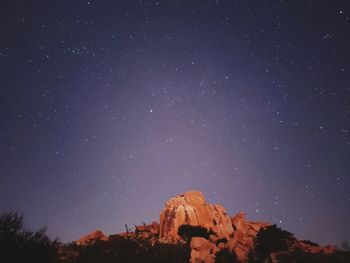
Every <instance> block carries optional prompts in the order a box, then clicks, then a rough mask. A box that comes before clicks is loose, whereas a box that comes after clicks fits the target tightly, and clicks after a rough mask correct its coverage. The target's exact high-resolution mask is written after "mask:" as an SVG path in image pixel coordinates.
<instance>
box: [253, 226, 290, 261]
mask: <svg viewBox="0 0 350 263" xmlns="http://www.w3.org/2000/svg"><path fill="white" fill-rule="evenodd" d="M295 241H296V239H295V237H294V235H293V234H292V233H290V232H288V231H285V230H282V229H281V228H278V227H277V226H276V225H272V226H268V227H266V228H262V229H261V230H260V231H259V233H258V235H257V236H256V238H255V251H256V255H257V258H258V261H259V262H262V261H263V260H264V259H265V258H266V257H267V256H268V255H269V254H271V253H272V252H277V251H283V250H288V248H289V247H290V245H291V244H292V243H294V242H295Z"/></svg>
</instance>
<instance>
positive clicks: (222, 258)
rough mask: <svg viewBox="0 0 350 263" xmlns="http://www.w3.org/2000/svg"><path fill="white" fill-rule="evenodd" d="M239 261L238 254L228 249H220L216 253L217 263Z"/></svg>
mask: <svg viewBox="0 0 350 263" xmlns="http://www.w3.org/2000/svg"><path fill="white" fill-rule="evenodd" d="M235 262H239V261H238V259H237V257H236V255H235V254H232V253H230V251H228V249H223V250H220V251H219V252H218V253H216V254H215V263H235Z"/></svg>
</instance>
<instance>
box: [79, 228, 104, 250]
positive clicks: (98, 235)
mask: <svg viewBox="0 0 350 263" xmlns="http://www.w3.org/2000/svg"><path fill="white" fill-rule="evenodd" d="M98 240H101V241H107V240H108V237H107V236H106V235H105V234H104V233H103V232H102V231H101V230H95V231H92V232H91V233H89V234H87V235H85V236H82V237H81V238H79V239H78V240H76V241H74V242H75V243H76V244H77V245H78V246H87V245H91V244H93V243H95V242H96V241H98Z"/></svg>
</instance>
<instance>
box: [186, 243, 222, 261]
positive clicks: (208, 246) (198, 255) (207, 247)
mask: <svg viewBox="0 0 350 263" xmlns="http://www.w3.org/2000/svg"><path fill="white" fill-rule="evenodd" d="M217 251H218V248H217V247H216V246H215V244H213V243H211V242H210V241H209V240H207V239H205V238H202V237H193V238H192V239H191V260H190V262H191V263H214V262H215V253H216V252H217Z"/></svg>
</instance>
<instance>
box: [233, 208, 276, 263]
mask: <svg viewBox="0 0 350 263" xmlns="http://www.w3.org/2000/svg"><path fill="white" fill-rule="evenodd" d="M231 221H232V226H233V228H234V232H233V237H232V238H231V239H229V240H228V242H227V248H228V249H229V251H230V252H232V253H235V254H236V256H237V258H238V260H239V261H245V260H247V259H248V254H249V252H251V251H253V250H254V239H255V237H256V236H257V234H258V232H259V231H260V229H261V228H264V227H267V226H269V225H271V224H269V223H263V222H252V221H247V220H246V219H245V214H244V212H239V213H238V214H237V215H236V216H234V217H232V219H231Z"/></svg>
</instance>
